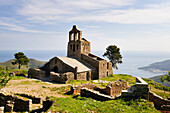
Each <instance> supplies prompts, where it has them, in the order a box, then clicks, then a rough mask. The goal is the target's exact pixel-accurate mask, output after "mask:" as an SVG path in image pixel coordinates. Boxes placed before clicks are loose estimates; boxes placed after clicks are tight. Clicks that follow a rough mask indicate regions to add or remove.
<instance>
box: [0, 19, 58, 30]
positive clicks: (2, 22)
mask: <svg viewBox="0 0 170 113" xmlns="http://www.w3.org/2000/svg"><path fill="white" fill-rule="evenodd" d="M11 20H12V19H10V18H9V19H8V18H0V28H3V29H7V30H12V31H20V32H28V33H57V32H46V31H39V30H30V29H27V28H26V27H22V26H19V25H16V24H14V23H11V22H9V21H11ZM16 22H17V21H16ZM17 24H18V23H17Z"/></svg>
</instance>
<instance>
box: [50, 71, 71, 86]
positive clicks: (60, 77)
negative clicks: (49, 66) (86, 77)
mask: <svg viewBox="0 0 170 113" xmlns="http://www.w3.org/2000/svg"><path fill="white" fill-rule="evenodd" d="M70 80H74V73H72V72H67V73H55V72H50V81H54V82H60V83H67V82H68V81H70Z"/></svg>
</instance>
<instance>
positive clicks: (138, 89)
mask: <svg viewBox="0 0 170 113" xmlns="http://www.w3.org/2000/svg"><path fill="white" fill-rule="evenodd" d="M121 96H122V97H123V98H126V99H127V98H143V99H146V100H148V97H149V88H148V83H146V82H145V81H144V80H143V79H142V78H140V77H136V84H135V85H133V86H131V87H130V88H129V89H128V90H122V93H121Z"/></svg>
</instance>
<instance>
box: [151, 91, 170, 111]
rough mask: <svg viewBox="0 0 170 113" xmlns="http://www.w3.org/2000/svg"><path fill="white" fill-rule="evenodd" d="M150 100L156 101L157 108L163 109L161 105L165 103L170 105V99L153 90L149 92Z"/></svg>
mask: <svg viewBox="0 0 170 113" xmlns="http://www.w3.org/2000/svg"><path fill="white" fill-rule="evenodd" d="M149 101H151V102H154V106H155V108H156V109H161V107H162V106H164V105H170V100H166V99H163V98H162V97H160V96H158V95H156V94H155V93H153V92H151V91H150V92H149ZM169 111H170V107H169Z"/></svg>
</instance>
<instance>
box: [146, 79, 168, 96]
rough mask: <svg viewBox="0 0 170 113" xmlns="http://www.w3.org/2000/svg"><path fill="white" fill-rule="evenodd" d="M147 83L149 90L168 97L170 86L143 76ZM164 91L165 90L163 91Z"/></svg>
mask: <svg viewBox="0 0 170 113" xmlns="http://www.w3.org/2000/svg"><path fill="white" fill-rule="evenodd" d="M143 79H144V80H145V81H146V82H147V83H148V84H149V90H150V91H152V92H154V93H156V94H157V95H159V96H161V97H163V98H168V97H170V87H167V86H164V85H162V84H161V83H158V82H155V81H153V80H150V79H146V78H143ZM164 91H166V92H164Z"/></svg>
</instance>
